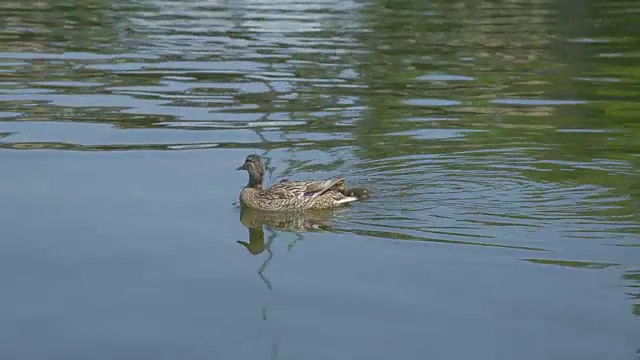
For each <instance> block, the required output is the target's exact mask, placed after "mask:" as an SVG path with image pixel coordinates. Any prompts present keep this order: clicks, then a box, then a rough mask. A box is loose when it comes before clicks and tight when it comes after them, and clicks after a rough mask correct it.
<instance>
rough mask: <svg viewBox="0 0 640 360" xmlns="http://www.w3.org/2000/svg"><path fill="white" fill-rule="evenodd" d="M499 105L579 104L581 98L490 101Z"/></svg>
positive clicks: (584, 102)
mask: <svg viewBox="0 0 640 360" xmlns="http://www.w3.org/2000/svg"><path fill="white" fill-rule="evenodd" d="M491 102H492V103H494V104H500V105H525V106H555V105H581V104H586V103H587V102H586V101H583V100H552V99H497V100H492V101H491Z"/></svg>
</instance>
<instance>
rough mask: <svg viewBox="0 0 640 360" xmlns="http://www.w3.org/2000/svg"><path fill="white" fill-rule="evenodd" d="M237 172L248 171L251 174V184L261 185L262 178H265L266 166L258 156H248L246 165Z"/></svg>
mask: <svg viewBox="0 0 640 360" xmlns="http://www.w3.org/2000/svg"><path fill="white" fill-rule="evenodd" d="M236 170H246V171H247V172H248V173H249V184H261V183H262V177H263V176H264V165H263V164H262V158H260V156H258V155H256V154H251V155H249V156H247V158H246V159H245V161H244V164H242V165H241V166H239V167H238V168H237V169H236Z"/></svg>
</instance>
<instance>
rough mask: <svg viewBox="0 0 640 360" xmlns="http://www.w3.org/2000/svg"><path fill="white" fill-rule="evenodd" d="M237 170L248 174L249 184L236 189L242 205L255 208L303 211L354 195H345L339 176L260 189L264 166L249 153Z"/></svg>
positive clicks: (324, 207) (347, 198) (330, 204)
mask: <svg viewBox="0 0 640 360" xmlns="http://www.w3.org/2000/svg"><path fill="white" fill-rule="evenodd" d="M238 170H246V171H247V172H248V173H249V183H248V184H247V186H246V187H245V188H244V189H242V191H241V192H240V203H241V204H242V206H246V207H249V208H254V209H259V210H277V211H282V210H307V209H327V208H332V207H336V206H339V205H341V204H344V203H348V202H351V201H355V200H357V199H358V198H357V197H355V196H347V195H345V193H346V189H345V186H344V179H343V178H336V179H328V180H320V181H291V180H283V181H280V182H279V183H276V184H274V185H272V186H271V187H269V188H263V186H262V179H263V176H264V166H263V165H262V159H261V158H260V157H259V156H258V155H255V154H252V155H249V156H248V157H247V159H246V160H245V162H244V164H243V165H242V166H240V167H239V168H238Z"/></svg>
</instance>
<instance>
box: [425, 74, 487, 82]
mask: <svg viewBox="0 0 640 360" xmlns="http://www.w3.org/2000/svg"><path fill="white" fill-rule="evenodd" d="M416 80H419V81H473V80H475V78H474V77H472V76H464V75H449V74H429V75H422V76H418V77H417V78H416Z"/></svg>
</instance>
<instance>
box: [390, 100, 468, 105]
mask: <svg viewBox="0 0 640 360" xmlns="http://www.w3.org/2000/svg"><path fill="white" fill-rule="evenodd" d="M402 103H403V104H405V105H410V106H457V105H460V104H461V103H460V101H456V100H444V99H408V100H403V101H402Z"/></svg>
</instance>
